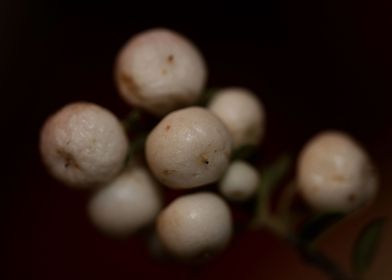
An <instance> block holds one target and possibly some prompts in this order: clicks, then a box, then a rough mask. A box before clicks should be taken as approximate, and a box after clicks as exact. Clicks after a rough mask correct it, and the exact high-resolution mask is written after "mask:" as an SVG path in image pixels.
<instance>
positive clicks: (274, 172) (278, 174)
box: [261, 155, 291, 193]
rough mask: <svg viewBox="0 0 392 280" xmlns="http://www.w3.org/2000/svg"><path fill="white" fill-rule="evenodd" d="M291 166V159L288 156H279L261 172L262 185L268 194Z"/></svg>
mask: <svg viewBox="0 0 392 280" xmlns="http://www.w3.org/2000/svg"><path fill="white" fill-rule="evenodd" d="M290 166H291V158H290V157H289V156H288V155H283V156H280V157H279V158H278V159H277V160H276V161H275V162H274V163H272V164H271V165H270V166H268V167H267V168H266V169H265V170H264V171H263V172H262V180H261V181H262V182H261V183H262V184H263V185H264V187H265V186H266V188H267V191H268V192H269V193H270V192H271V191H272V190H273V189H275V188H276V187H277V185H278V183H279V181H280V180H282V179H283V177H284V176H285V175H286V174H287V172H288V171H289V169H290ZM263 181H264V182H263Z"/></svg>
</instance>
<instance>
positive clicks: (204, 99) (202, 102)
mask: <svg viewBox="0 0 392 280" xmlns="http://www.w3.org/2000/svg"><path fill="white" fill-rule="evenodd" d="M217 91H218V88H208V89H206V90H205V91H204V92H202V94H201V97H200V99H199V101H198V102H197V105H198V106H203V107H205V106H207V104H208V103H209V102H210V100H211V99H212V97H213V96H214V95H215V93H216V92H217Z"/></svg>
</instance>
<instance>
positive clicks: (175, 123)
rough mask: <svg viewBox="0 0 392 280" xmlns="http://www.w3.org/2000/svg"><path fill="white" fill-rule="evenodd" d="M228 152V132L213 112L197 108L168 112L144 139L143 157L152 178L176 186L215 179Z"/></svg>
mask: <svg viewBox="0 0 392 280" xmlns="http://www.w3.org/2000/svg"><path fill="white" fill-rule="evenodd" d="M230 154H231V137H230V133H229V132H228V130H227V129H226V127H225V126H224V124H223V123H222V122H221V121H220V120H219V119H218V118H217V117H216V116H215V115H213V114H212V113H211V112H209V111H208V110H206V109H203V108H200V107H189V108H185V109H181V110H178V111H175V112H172V113H170V114H169V115H167V116H166V117H165V118H164V119H163V120H162V121H161V122H160V123H159V124H158V125H157V126H156V127H155V128H154V129H153V130H152V131H151V133H150V134H149V136H148V138H147V142H146V158H147V161H148V164H149V167H150V169H151V170H152V172H153V174H154V175H155V177H156V178H157V179H158V180H159V181H160V182H161V183H163V184H164V185H167V186H169V187H172V188H178V189H185V188H193V187H198V186H202V185H206V184H209V183H212V182H215V181H217V180H218V179H219V178H220V177H221V176H222V175H223V173H224V172H225V170H226V168H227V166H228V164H229V160H230Z"/></svg>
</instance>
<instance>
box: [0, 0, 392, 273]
mask: <svg viewBox="0 0 392 280" xmlns="http://www.w3.org/2000/svg"><path fill="white" fill-rule="evenodd" d="M314 2H316V3H314ZM146 4H147V5H146V6H145V7H143V6H141V5H140V4H139V5H136V4H135V3H129V5H128V6H123V5H117V4H116V3H115V2H108V3H104V2H95V3H90V2H74V3H73V2H72V1H68V2H66V3H60V2H56V3H45V2H43V1H27V0H25V1H23V0H17V1H10V0H8V1H2V2H1V3H0V38H1V44H0V94H1V98H2V99H1V104H2V106H1V110H0V114H1V122H2V127H1V128H2V130H1V132H2V134H1V135H2V137H1V143H2V148H3V152H2V156H3V161H2V174H3V176H4V177H5V180H3V184H2V185H3V186H2V187H1V189H2V195H1V198H2V201H1V213H2V214H3V215H4V218H2V224H3V229H2V233H3V234H4V235H5V237H4V238H2V241H3V242H4V245H3V246H2V249H1V252H2V254H3V256H4V260H5V261H4V262H2V266H1V273H2V274H4V277H1V279H147V278H148V279H149V278H158V277H160V278H162V277H163V278H169V277H170V278H169V279H173V278H174V279H187V278H197V279H198V278H203V279H217V278H220V277H222V278H223V277H224V278H223V279H239V278H242V279H324V278H322V276H321V274H320V273H319V272H317V271H315V270H314V269H312V268H309V267H307V266H306V265H304V264H303V263H302V262H301V260H300V259H299V258H298V256H297V255H296V254H295V252H294V251H292V250H291V249H290V248H289V247H287V246H285V245H284V244H282V243H280V242H279V241H278V240H276V239H275V238H273V237H271V236H270V235H268V234H267V233H260V232H256V233H244V234H241V235H240V236H237V237H236V238H235V240H234V242H233V245H232V246H231V247H230V248H229V250H228V251H227V253H226V254H225V255H224V256H222V257H221V258H219V259H217V260H216V261H214V262H212V263H211V264H208V265H206V266H204V267H202V268H200V269H198V270H194V269H190V268H189V267H185V266H178V265H174V264H167V263H162V262H159V261H156V260H153V259H151V258H150V257H149V255H148V252H147V251H146V249H145V247H144V245H143V242H142V241H143V238H142V237H135V238H131V239H129V240H127V241H113V240H111V239H108V238H106V237H104V236H102V235H101V234H99V233H98V232H96V231H95V229H94V228H93V227H92V226H91V225H90V224H89V222H88V220H87V218H86V216H85V204H86V201H87V196H88V195H87V194H85V193H81V192H77V191H73V190H70V189H68V188H66V187H64V186H63V185H61V184H60V183H57V182H56V181H54V180H53V179H52V178H51V177H50V176H49V175H48V174H47V173H46V171H45V169H44V168H43V166H42V164H41V162H40V159H39V153H38V149H37V147H38V135H39V128H40V126H41V125H42V123H43V122H44V120H45V118H46V117H47V116H48V115H49V114H51V113H53V112H54V111H56V110H57V109H59V108H60V107H61V106H63V105H65V104H66V103H69V102H73V101H77V100H87V101H91V102H95V103H98V104H101V105H103V106H105V107H107V108H109V109H111V110H112V111H114V112H115V113H116V114H117V115H118V116H119V117H123V116H124V115H125V114H126V112H127V110H128V107H127V106H126V105H125V104H123V103H122V101H121V100H120V98H119V97H118V94H117V93H116V89H115V87H114V83H113V79H112V69H113V62H114V58H115V55H116V53H117V51H118V50H119V48H120V47H121V46H122V44H123V43H124V42H125V41H126V40H127V39H128V38H129V37H130V36H132V35H133V34H135V33H136V32H139V31H142V30H145V29H147V28H151V27H157V26H163V27H168V28H172V29H174V30H177V31H179V32H181V33H183V34H184V35H186V36H187V37H189V38H190V39H191V40H193V41H194V42H195V43H196V45H198V46H199V48H200V49H201V51H202V52H203V54H204V55H205V58H206V60H207V63H208V66H209V86H213V87H223V86H232V85H239V86H244V87H248V88H250V89H251V90H253V91H255V92H256V93H258V94H259V96H260V98H261V99H262V101H263V102H264V104H265V106H266V109H267V113H268V131H267V136H266V139H265V142H264V144H263V148H262V150H263V153H264V154H265V155H266V158H273V157H274V156H276V155H277V154H279V152H282V151H293V152H296V151H298V149H299V148H300V147H301V145H302V144H303V143H304V141H306V140H307V139H308V138H309V137H310V136H312V135H313V134H314V133H316V132H318V131H320V130H322V129H328V128H337V129H342V130H345V131H348V132H349V133H351V134H352V135H353V136H355V137H356V138H357V139H358V140H359V141H361V142H362V143H363V144H364V145H365V147H366V148H367V149H368V151H369V152H370V154H371V155H372V157H373V158H374V160H375V162H376V164H377V165H378V166H379V168H380V173H381V195H380V196H379V199H378V200H377V201H376V203H375V205H374V206H373V208H372V209H370V210H368V211H367V212H365V213H361V215H356V216H355V215H354V216H353V217H352V218H350V219H349V221H348V222H346V223H345V224H343V225H340V226H339V228H338V229H337V230H335V231H334V232H332V233H331V234H330V236H329V237H328V238H326V240H325V241H324V242H323V247H324V248H325V250H326V251H327V252H328V253H329V254H330V255H331V256H332V257H333V258H335V259H336V260H337V261H338V262H340V263H342V264H343V265H344V266H345V267H347V265H348V256H349V249H350V246H351V244H352V241H353V239H354V238H353V237H354V236H353V235H354V234H356V233H357V232H358V229H359V228H360V226H361V225H362V224H364V223H365V222H366V221H368V220H370V219H371V218H372V217H375V216H379V215H387V216H390V215H391V214H392V207H390V204H391V203H392V197H391V196H392V193H391V190H389V189H390V188H389V183H390V182H391V181H392V175H390V173H391V171H392V160H391V159H390V156H389V155H390V154H391V151H392V149H391V145H390V143H391V142H392V132H391V130H390V122H391V120H392V110H391V98H390V94H391V92H392V91H391V90H392V86H391V78H390V77H391V65H392V51H391V50H392V42H391V27H392V17H391V16H390V11H391V6H392V5H391V4H388V1H381V0H377V1H365V3H363V2H362V3H356V2H353V3H350V2H347V1H303V0H299V1H291V2H290V3H287V2H285V1H263V2H261V3H260V5H259V6H258V7H250V6H248V5H246V4H245V3H243V4H242V3H237V4H236V5H235V6H230V5H229V4H227V3H226V4H221V5H220V6H218V4H216V5H217V6H216V7H212V6H211V4H210V5H204V4H203V3H201V2H189V1H187V2H185V1H184V3H183V4H182V5H177V4H170V5H169V4H167V3H161V5H160V6H157V4H155V3H153V2H151V3H146ZM391 233H392V229H391V228H390V227H389V226H388V227H387V230H386V232H384V239H383V241H382V246H381V247H380V252H379V254H378V256H377V258H376V261H375V263H374V265H373V266H372V268H371V271H370V272H369V279H391V278H392V268H391V265H390V262H389V260H390V259H391V258H392V253H390V252H391V251H392V238H390V236H391ZM0 276H1V275H0Z"/></svg>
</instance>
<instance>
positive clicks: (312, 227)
mask: <svg viewBox="0 0 392 280" xmlns="http://www.w3.org/2000/svg"><path fill="white" fill-rule="evenodd" d="M343 217H344V214H343V213H338V212H332V213H324V214H320V215H317V216H315V217H313V218H311V219H310V220H309V221H308V222H306V223H305V224H304V226H303V227H302V229H301V232H300V233H299V239H300V240H301V241H303V242H307V243H311V242H314V241H316V240H317V238H319V237H320V236H321V235H322V234H323V233H324V232H325V231H326V230H327V229H330V228H331V227H332V226H333V225H335V224H336V223H337V222H339V221H340V220H341V219H342V218H343Z"/></svg>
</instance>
